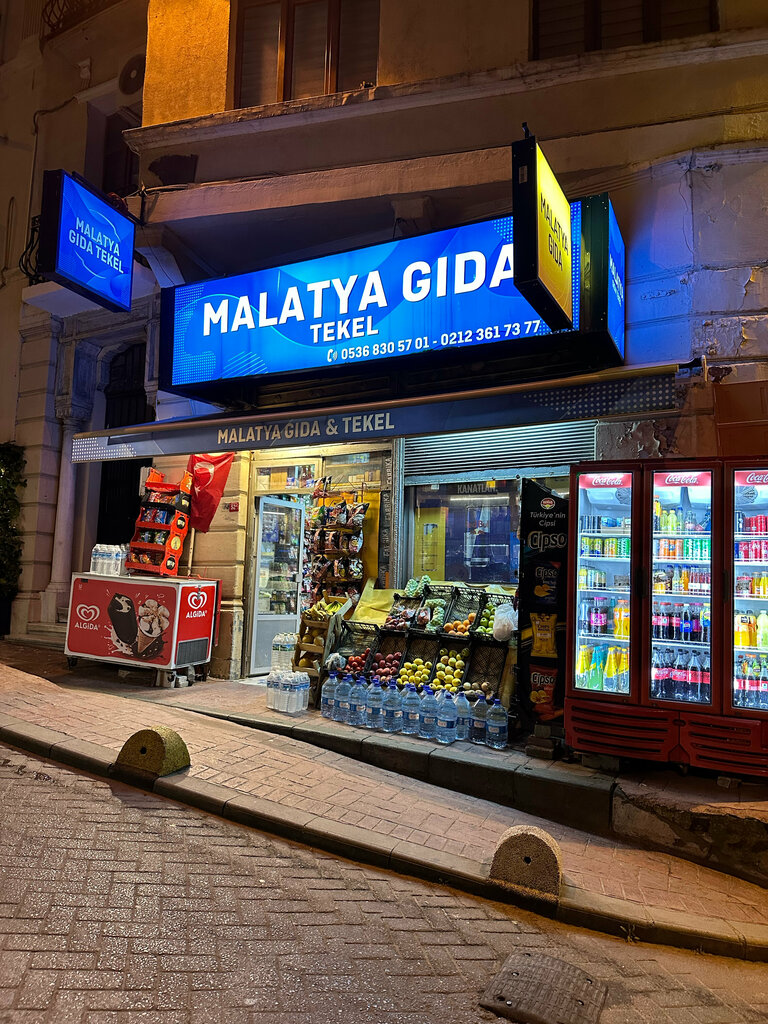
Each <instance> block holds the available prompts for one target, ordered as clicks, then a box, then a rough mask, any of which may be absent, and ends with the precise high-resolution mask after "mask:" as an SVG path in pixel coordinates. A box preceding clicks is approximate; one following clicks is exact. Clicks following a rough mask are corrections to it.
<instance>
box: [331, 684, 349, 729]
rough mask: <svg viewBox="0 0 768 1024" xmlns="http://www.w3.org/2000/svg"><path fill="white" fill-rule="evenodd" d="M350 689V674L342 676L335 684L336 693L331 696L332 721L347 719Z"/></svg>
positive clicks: (344, 720)
mask: <svg viewBox="0 0 768 1024" xmlns="http://www.w3.org/2000/svg"><path fill="white" fill-rule="evenodd" d="M351 689H352V676H344V678H343V679H342V680H341V682H340V683H337V685H336V693H335V694H334V696H333V720H334V722H346V721H348V720H349V693H350V690H351Z"/></svg>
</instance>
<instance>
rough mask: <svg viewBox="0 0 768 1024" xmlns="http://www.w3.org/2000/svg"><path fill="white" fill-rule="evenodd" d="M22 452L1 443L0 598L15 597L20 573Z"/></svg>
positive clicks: (12, 446) (8, 444)
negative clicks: (19, 491) (19, 493)
mask: <svg viewBox="0 0 768 1024" xmlns="http://www.w3.org/2000/svg"><path fill="white" fill-rule="evenodd" d="M24 465H25V462H24V451H23V449H22V448H20V447H19V446H18V445H16V444H12V443H11V442H6V443H5V444H0V600H7V599H9V598H14V597H15V596H16V594H17V592H18V589H19V575H20V573H21V548H22V542H21V531H20V529H19V513H20V511H21V503H20V502H19V495H18V490H19V488H20V487H26V486H27V481H26V480H25V479H24Z"/></svg>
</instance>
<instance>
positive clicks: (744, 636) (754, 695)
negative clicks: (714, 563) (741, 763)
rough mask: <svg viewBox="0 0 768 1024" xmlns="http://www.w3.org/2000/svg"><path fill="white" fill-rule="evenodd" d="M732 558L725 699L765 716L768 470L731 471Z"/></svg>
mask: <svg viewBox="0 0 768 1024" xmlns="http://www.w3.org/2000/svg"><path fill="white" fill-rule="evenodd" d="M732 558H733V581H734V582H733V632H732V634H731V636H732V659H731V660H732V670H733V672H732V684H731V701H732V705H733V707H734V708H736V709H738V710H743V711H748V712H751V713H754V712H755V711H765V712H768V467H763V468H762V469H737V470H735V471H734V473H733V554H732ZM727 636H728V631H727V630H726V637H727ZM726 678H727V677H726Z"/></svg>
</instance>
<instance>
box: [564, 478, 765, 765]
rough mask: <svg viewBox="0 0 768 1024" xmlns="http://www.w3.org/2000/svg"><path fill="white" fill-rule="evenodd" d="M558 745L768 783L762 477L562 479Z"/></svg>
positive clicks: (763, 495) (763, 498)
mask: <svg viewBox="0 0 768 1024" xmlns="http://www.w3.org/2000/svg"><path fill="white" fill-rule="evenodd" d="M571 503H572V504H571V522H570V546H569V551H570V575H569V580H570V581H571V583H570V587H571V592H570V594H569V614H568V662H567V697H566V709H565V721H566V738H567V741H568V743H569V744H570V745H571V746H572V747H574V748H575V749H576V750H580V751H588V752H593V753H603V754H611V755H615V756H621V757H632V758H642V759H647V760H653V761H670V762H675V763H681V764H691V765H695V766H698V767H703V768H710V769H712V770H715V771H720V772H736V773H743V774H750V775H768V466H766V468H764V469H761V468H760V467H755V466H754V465H747V464H741V463H738V462H734V461H722V460H718V459H711V460H706V461H705V460H701V461H682V460H680V461H677V460H676V461H674V462H671V461H645V462H628V463H620V464H615V463H604V462H603V463H584V464H581V465H578V466H575V467H574V468H573V469H572V475H571Z"/></svg>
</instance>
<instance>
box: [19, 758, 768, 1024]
mask: <svg viewBox="0 0 768 1024" xmlns="http://www.w3.org/2000/svg"><path fill="white" fill-rule="evenodd" d="M521 951H522V952H531V951H540V952H544V953H546V954H548V955H550V956H554V957H558V958H560V959H562V960H565V961H566V962H568V963H572V964H574V965H576V966H579V967H581V968H583V969H584V970H586V971H588V972H590V973H591V974H592V975H593V976H595V977H598V978H600V979H602V980H603V981H604V982H605V983H606V985H607V986H608V1000H607V1004H606V1008H605V1010H604V1013H603V1017H602V1019H601V1024H757V1022H760V1021H765V1020H766V1019H768V971H766V970H765V967H764V965H762V964H750V963H745V962H738V961H732V960H722V959H720V958H718V957H713V956H707V955H700V954H696V953H692V952H683V951H680V950H669V949H664V948H661V947H653V946H646V945H643V944H633V943H627V942H623V941H621V940H619V939H611V938H608V937H606V936H601V935H595V934H593V933H590V932H585V931H582V930H579V929H573V928H567V927H566V926H564V925H561V924H558V923H556V922H553V921H548V920H546V919H541V918H538V917H535V916H534V915H532V914H528V913H526V912H523V911H519V910H517V909H515V908H510V907H507V906H503V905H499V904H495V903H492V902H489V901H487V900H481V899H477V898H474V897H471V896H468V895H465V894H462V893H457V892H455V891H452V890H450V889H446V888H444V887H441V886H437V885H431V884H429V883H426V882H420V881H416V880H413V879H408V878H403V877H401V876H398V875H396V874H394V873H392V872H386V871H380V870H376V869H373V868H367V867H361V866H358V865H356V864H353V863H351V862H349V861H346V860H343V859H340V858H337V857H333V856H330V855H328V854H324V853H320V852H317V851H314V850H310V849H307V848H306V847H301V846H296V845H294V844H291V843H289V842H285V841H281V840H277V839H272V838H269V837H267V836H264V835H262V834H260V833H257V832H254V831H252V830H250V829H244V828H241V827H239V826H237V825H234V824H232V823H230V822H225V821H221V820H219V819H216V818H213V817H211V816H210V815H207V814H203V813H202V812H199V811H195V810H194V809H191V808H189V807H186V806H184V805H181V804H177V803H174V802H172V801H168V800H162V799H159V798H157V797H154V796H151V795H149V794H146V793H142V792H140V791H137V790H134V789H131V788H129V787H127V786H124V785H122V784H120V783H114V782H112V783H107V782H104V781H102V780H99V779H95V778H93V777H90V776H87V775H84V774H82V773H74V772H72V771H70V770H69V769H67V768H63V767H61V766H58V765H54V764H51V763H50V762H46V761H43V760H41V759H39V758H35V757H31V756H29V755H27V754H24V753H21V752H19V751H16V750H10V749H8V748H5V747H2V746H0V1022H2V1024H295V1022H296V1021H297V1020H304V1021H306V1022H307V1024H353V1022H354V1024H431V1022H435V1021H441V1022H443V1024H480V1022H492V1021H494V1020H496V1019H497V1018H495V1017H493V1016H492V1015H491V1014H489V1013H487V1012H486V1011H483V1010H480V1009H479V1008H478V1007H477V1000H478V996H479V992H480V991H481V990H482V989H483V988H484V987H485V985H486V984H487V982H488V981H489V980H490V978H492V977H493V975H494V974H495V973H496V971H497V970H498V969H499V968H500V966H501V964H502V963H503V960H504V958H505V957H506V956H508V955H509V954H510V953H513V952H521Z"/></svg>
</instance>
